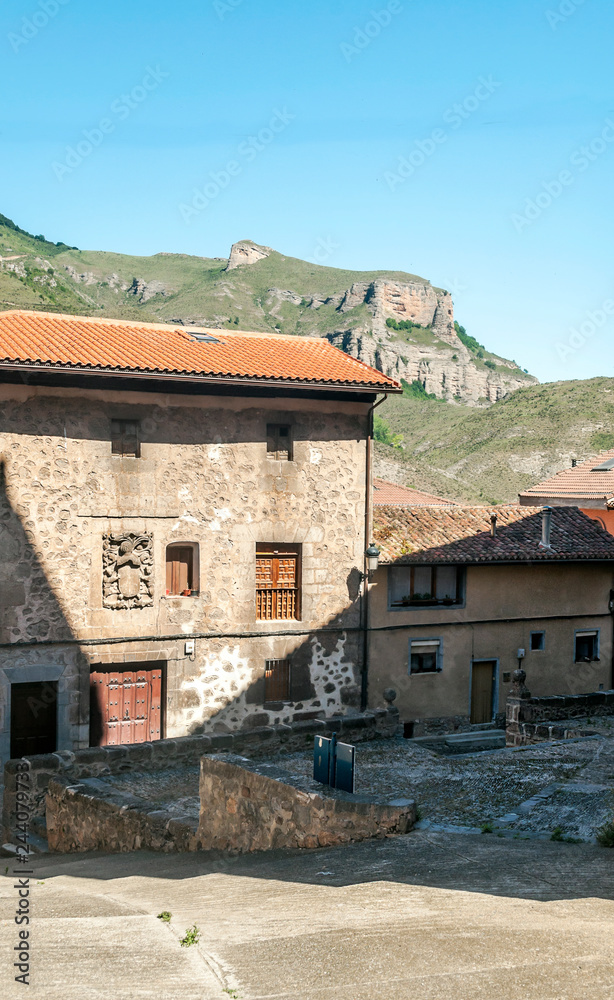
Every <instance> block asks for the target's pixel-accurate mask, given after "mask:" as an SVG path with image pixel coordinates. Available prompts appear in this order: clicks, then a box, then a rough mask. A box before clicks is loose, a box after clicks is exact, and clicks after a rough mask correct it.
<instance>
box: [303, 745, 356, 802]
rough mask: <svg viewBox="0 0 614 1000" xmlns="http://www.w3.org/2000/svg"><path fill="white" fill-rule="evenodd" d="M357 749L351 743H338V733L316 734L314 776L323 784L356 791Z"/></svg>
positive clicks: (346, 790)
mask: <svg viewBox="0 0 614 1000" xmlns="http://www.w3.org/2000/svg"><path fill="white" fill-rule="evenodd" d="M355 753H356V749H355V747H353V746H350V744H349V743H337V735H336V733H333V735H332V737H331V738H329V737H327V736H315V737H314V741H313V778H314V781H319V782H320V784H322V785H330V786H331V787H332V788H341V789H343V791H345V792H353V791H354V758H355Z"/></svg>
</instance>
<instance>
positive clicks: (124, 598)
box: [102, 534, 153, 610]
mask: <svg viewBox="0 0 614 1000" xmlns="http://www.w3.org/2000/svg"><path fill="white" fill-rule="evenodd" d="M152 543H153V538H152V536H151V535H135V534H126V535H103V539H102V604H103V607H105V608H118V609H122V610H125V609H126V608H147V607H151V605H152V604H153V544H152Z"/></svg>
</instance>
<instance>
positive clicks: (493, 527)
mask: <svg viewBox="0 0 614 1000" xmlns="http://www.w3.org/2000/svg"><path fill="white" fill-rule="evenodd" d="M490 537H491V538H496V537H497V515H496V514H494V513H493V514H491V515H490Z"/></svg>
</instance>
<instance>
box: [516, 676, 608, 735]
mask: <svg viewBox="0 0 614 1000" xmlns="http://www.w3.org/2000/svg"><path fill="white" fill-rule="evenodd" d="M609 715H610V716H611V715H614V690H613V691H593V692H591V693H590V694H579V695H550V696H548V697H542V698H532V697H531V695H530V694H529V692H525V693H523V692H520V693H519V692H518V690H516V691H513V692H512V694H510V696H509V697H508V699H507V706H506V724H505V741H506V744H507V746H527V745H528V744H531V743H541V742H543V741H544V740H561V739H571V738H573V737H576V736H587V735H590V733H591V732H592V730H591V729H590V724H589V723H588V722H585V724H584V725H582V720H589V719H591V718H594V717H598V716H599V717H600V716H609Z"/></svg>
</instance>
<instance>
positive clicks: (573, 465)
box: [571, 458, 578, 469]
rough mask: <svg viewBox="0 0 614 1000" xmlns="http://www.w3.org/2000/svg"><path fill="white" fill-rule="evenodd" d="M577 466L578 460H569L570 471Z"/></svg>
mask: <svg viewBox="0 0 614 1000" xmlns="http://www.w3.org/2000/svg"><path fill="white" fill-rule="evenodd" d="M577 464H578V459H577V458H572V460H571V467H572V469H575V467H576V465H577Z"/></svg>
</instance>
